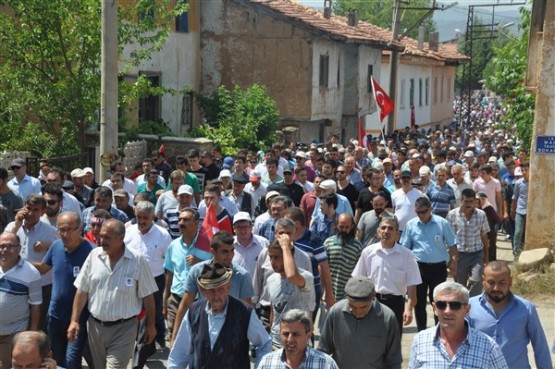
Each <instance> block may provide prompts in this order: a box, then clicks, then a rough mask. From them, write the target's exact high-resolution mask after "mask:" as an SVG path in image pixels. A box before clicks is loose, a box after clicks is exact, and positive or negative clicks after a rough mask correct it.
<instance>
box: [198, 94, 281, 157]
mask: <svg viewBox="0 0 555 369" xmlns="http://www.w3.org/2000/svg"><path fill="white" fill-rule="evenodd" d="M197 101H198V102H199V106H200V108H201V110H202V112H203V115H204V118H205V119H206V121H207V123H205V124H202V125H201V126H199V127H198V128H196V129H195V130H193V131H192V132H190V134H191V135H192V136H193V137H207V138H209V139H212V140H214V142H215V143H216V144H218V145H220V146H221V147H222V149H223V151H224V152H225V153H226V154H230V155H232V154H235V153H237V151H239V150H240V149H250V150H259V149H262V148H265V147H268V146H270V145H271V144H272V143H273V142H274V141H275V131H276V127H277V125H278V122H279V112H278V110H277V108H276V103H275V101H273V100H272V99H271V98H270V97H268V95H267V94H266V89H265V88H264V87H263V86H260V85H257V84H255V85H253V86H251V87H250V88H249V89H246V90H242V89H241V88H240V87H239V86H235V88H234V89H233V91H229V90H227V89H226V88H225V87H223V86H220V87H219V88H218V89H217V90H216V91H215V92H214V93H213V94H212V95H210V96H202V95H197Z"/></svg>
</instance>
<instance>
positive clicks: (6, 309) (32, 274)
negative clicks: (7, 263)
mask: <svg viewBox="0 0 555 369" xmlns="http://www.w3.org/2000/svg"><path fill="white" fill-rule="evenodd" d="M40 285H41V283H40V273H39V272H38V270H36V269H35V267H34V266H32V265H31V264H30V263H28V262H26V261H25V260H23V259H22V258H19V262H18V263H17V264H16V265H15V266H14V267H12V268H10V269H8V270H3V269H2V267H0V312H1V313H0V335H2V336H4V335H8V334H12V333H16V332H21V331H25V330H27V328H28V327H29V315H30V309H29V305H40V304H41V303H42V290H41V286H40Z"/></svg>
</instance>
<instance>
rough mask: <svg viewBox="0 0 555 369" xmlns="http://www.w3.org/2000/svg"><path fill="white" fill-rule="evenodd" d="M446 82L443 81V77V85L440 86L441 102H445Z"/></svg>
mask: <svg viewBox="0 0 555 369" xmlns="http://www.w3.org/2000/svg"><path fill="white" fill-rule="evenodd" d="M444 82H445V80H444V79H443V76H442V77H441V85H440V90H441V95H440V99H441V102H443V96H444V92H445V88H444V87H445V83H444Z"/></svg>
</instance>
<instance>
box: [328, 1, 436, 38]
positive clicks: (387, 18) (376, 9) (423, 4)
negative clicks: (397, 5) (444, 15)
mask: <svg viewBox="0 0 555 369" xmlns="http://www.w3.org/2000/svg"><path fill="white" fill-rule="evenodd" d="M393 3H394V0H378V1H360V0H337V1H336V2H335V5H334V8H333V10H334V12H335V13H337V14H339V15H343V16H346V15H347V14H349V12H351V11H356V13H357V14H358V18H359V19H361V20H363V21H366V22H369V23H371V24H373V25H375V26H378V27H382V28H386V29H389V30H390V29H391V24H392V23H393ZM401 7H402V8H403V7H404V8H431V7H432V1H431V0H412V1H410V3H409V4H408V5H405V3H404V2H403V3H402V4H401ZM425 13H426V10H414V9H401V25H400V28H399V29H400V31H401V33H403V32H404V31H403V30H404V29H408V28H409V27H412V26H413V25H414V24H415V23H416V22H417V21H418V20H419V19H420V17H422V16H423V15H424V14H425ZM421 25H422V26H424V27H425V28H426V31H427V32H426V35H427V34H428V33H429V32H432V31H434V30H435V22H434V21H433V20H432V17H431V16H430V17H428V18H426V19H425V20H424V21H423V22H422V23H421ZM408 36H409V37H412V38H414V39H418V26H417V27H415V28H413V29H412V30H411V31H409V33H408Z"/></svg>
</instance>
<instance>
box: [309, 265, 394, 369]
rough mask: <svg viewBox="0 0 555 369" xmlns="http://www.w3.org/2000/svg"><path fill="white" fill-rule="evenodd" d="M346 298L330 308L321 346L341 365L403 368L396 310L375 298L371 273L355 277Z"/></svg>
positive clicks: (341, 366) (321, 349)
mask: <svg viewBox="0 0 555 369" xmlns="http://www.w3.org/2000/svg"><path fill="white" fill-rule="evenodd" d="M345 294H346V295H347V298H346V299H343V300H341V301H339V302H338V303H336V304H335V305H334V306H333V307H332V308H331V309H330V311H329V313H328V316H327V318H326V321H325V322H324V328H323V329H322V331H321V336H320V343H319V347H318V349H319V350H320V351H323V352H325V353H327V354H329V355H331V357H332V358H333V359H334V360H335V362H336V363H337V365H338V366H339V367H340V368H360V369H366V368H368V369H370V368H400V367H401V363H402V361H403V359H402V357H401V336H400V335H399V325H398V324H397V321H396V319H395V314H394V313H393V311H392V310H391V309H390V308H388V307H387V306H385V305H383V304H382V303H380V302H378V301H377V300H376V298H375V295H376V293H375V289H374V283H372V281H371V280H370V278H368V277H363V276H357V277H351V278H350V279H349V280H348V281H347V284H346V285H345Z"/></svg>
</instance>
